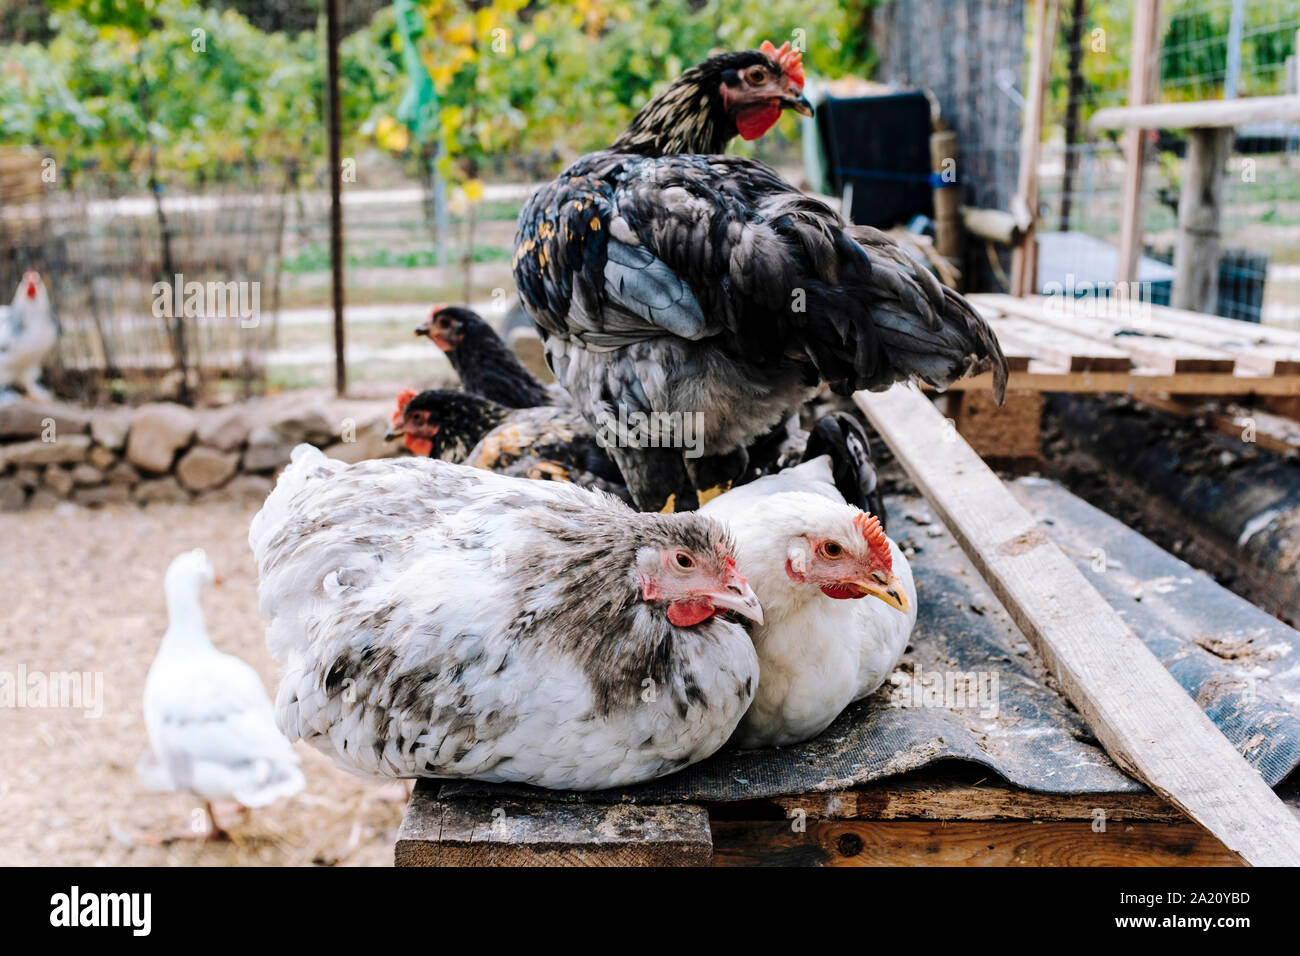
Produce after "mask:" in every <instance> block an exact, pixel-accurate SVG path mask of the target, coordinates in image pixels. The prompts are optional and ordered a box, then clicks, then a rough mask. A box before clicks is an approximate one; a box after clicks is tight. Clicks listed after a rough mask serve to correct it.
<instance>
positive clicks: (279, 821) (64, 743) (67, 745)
mask: <svg viewBox="0 0 1300 956" xmlns="http://www.w3.org/2000/svg"><path fill="white" fill-rule="evenodd" d="M62 510H65V511H66V512H67V513H56V512H54V511H44V510H42V511H32V512H24V513H19V514H5V515H0V540H3V541H4V547H3V549H0V580H3V582H4V591H5V603H6V604H7V605H8V607H7V609H6V614H5V615H4V618H3V621H2V622H0V673H4V672H7V673H9V674H11V675H15V676H18V675H20V674H21V673H23V671H22V669H23V668H25V672H26V674H27V675H31V674H34V673H43V674H49V673H51V672H71V671H76V672H83V673H84V672H89V673H90V674H92V677H91V679H90V681H88V682H87V686H88V687H89V688H91V689H92V690H93V688H94V685H95V682H96V681H98V680H100V679H101V678H102V694H101V695H100V699H99V704H100V707H99V708H98V709H102V714H99V715H94V714H93V710H92V713H91V714H90V715H88V714H87V713H86V709H85V707H84V706H83V707H82V708H62V709H60V708H48V707H45V708H38V707H33V706H27V707H17V708H15V709H12V710H10V709H5V710H4V711H3V712H2V713H0V865H15V864H18V865H50V864H69V865H95V864H102V865H153V866H159V865H239V864H251V865H258V864H271V865H311V864H317V865H369V866H374V865H391V863H392V855H393V844H394V841H395V839H396V834H397V826H398V824H399V823H400V821H401V813H402V802H401V801H402V800H403V799H404V794H402V796H400V797H399V796H398V793H399V792H400V786H401V785H400V784H399V785H397V786H394V785H392V784H389V785H387V786H384V785H380V784H376V783H370V782H367V781H364V780H362V779H360V778H357V777H353V776H352V775H350V774H348V773H346V772H344V771H342V770H338V769H336V768H335V767H334V766H333V764H331V763H330V762H329V761H328V760H327V759H326V758H325V757H323V756H321V755H320V754H318V753H316V752H315V751H312V750H310V749H308V748H306V747H304V746H302V745H301V744H300V745H298V750H299V752H300V753H301V754H302V757H303V769H304V771H305V773H306V776H307V787H306V788H305V789H304V790H303V791H302V792H301V793H299V794H298V795H297V796H295V797H293V798H291V799H289V800H286V801H282V802H281V803H279V804H276V805H275V806H272V807H267V808H263V809H260V810H254V811H251V812H250V813H249V814H248V815H247V816H246V817H244V818H243V819H242V820H234V821H230V823H229V826H230V830H231V833H232V835H233V839H232V841H231V842H228V843H227V842H222V843H215V842H206V841H196V840H168V837H170V836H171V835H173V834H175V833H176V832H179V831H182V830H183V829H185V828H186V827H187V826H189V824H190V822H191V820H192V819H194V816H195V814H196V811H197V812H198V813H199V814H201V811H199V810H198V805H197V804H196V802H195V800H194V798H193V797H190V796H189V795H187V794H181V793H152V792H149V791H146V790H144V789H143V788H142V787H141V786H140V785H139V783H138V782H137V780H136V776H135V764H136V761H137V760H138V759H139V758H140V756H141V755H142V754H144V753H145V751H146V749H147V747H148V740H147V737H146V735H145V728H144V719H143V717H142V716H141V713H140V699H141V695H142V693H143V691H144V680H145V674H146V672H147V671H148V669H149V664H150V663H151V661H152V660H153V657H154V654H155V653H156V652H157V649H158V643H159V641H160V640H161V639H162V634H163V631H164V630H165V629H166V626H167V616H166V609H165V602H164V599H163V592H162V576H163V572H164V571H165V570H166V567H167V564H168V563H169V562H170V560H171V559H172V558H173V557H174V556H175V555H176V554H178V553H179V552H181V551H182V550H185V549H187V548H193V547H202V548H204V549H206V550H207V552H208V554H209V556H210V557H211V558H212V561H213V564H214V566H215V567H216V569H217V571H218V573H219V574H221V575H222V576H223V577H224V582H223V584H222V585H221V586H220V587H215V588H210V589H209V590H208V591H207V593H206V594H205V596H204V610H205V611H206V614H207V619H208V630H209V633H210V634H211V636H212V639H213V642H214V643H215V644H216V645H217V647H218V648H220V649H221V650H223V651H227V652H229V653H233V654H236V655H238V656H239V657H241V658H242V659H244V660H245V661H247V662H248V663H249V664H251V665H252V666H253V667H254V668H256V670H257V671H258V673H260V674H261V675H262V678H263V681H264V683H265V684H266V686H267V688H268V689H272V688H273V687H274V679H275V665H274V663H273V662H272V660H271V658H270V655H269V654H268V653H267V650H266V646H265V644H264V642H263V638H262V634H263V624H262V621H261V619H260V617H259V616H258V613H257V598H256V591H257V572H256V568H255V566H254V564H253V558H252V554H251V553H250V552H249V550H248V544H247V541H246V534H247V528H248V519H249V517H251V515H252V512H253V511H254V510H255V509H253V508H249V507H244V506H241V505H238V504H234V503H225V502H213V503H205V504H197V505H155V506H150V507H149V508H148V509H147V510H142V509H140V508H138V507H135V506H129V507H126V508H113V509H104V510H101V511H90V510H85V509H81V508H76V507H75V506H67V507H66V508H65V509H62ZM28 703H29V704H30V703H31V702H30V701H29V702H28ZM81 703H82V704H83V705H85V704H88V703H91V701H89V700H83V701H81ZM4 706H5V705H4V703H3V701H0V707H4ZM395 797H397V799H394V798H395Z"/></svg>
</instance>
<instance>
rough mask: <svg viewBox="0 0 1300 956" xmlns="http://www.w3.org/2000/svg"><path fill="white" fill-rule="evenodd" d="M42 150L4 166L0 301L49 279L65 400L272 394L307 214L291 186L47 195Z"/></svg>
mask: <svg viewBox="0 0 1300 956" xmlns="http://www.w3.org/2000/svg"><path fill="white" fill-rule="evenodd" d="M42 160H43V157H42V156H41V155H40V154H39V153H37V152H36V151H34V150H20V151H9V152H7V153H5V154H4V155H3V157H0V165H3V167H4V169H5V170H6V176H5V179H4V180H3V181H0V186H2V187H3V189H4V192H5V196H4V199H5V201H4V203H3V212H2V213H0V240H3V242H2V245H0V248H3V255H0V288H3V289H5V290H9V289H13V288H16V287H17V285H18V279H19V276H21V274H22V273H23V272H24V271H25V270H27V269H35V270H37V271H39V272H40V273H41V275H42V276H43V278H44V279H45V282H46V285H47V287H48V289H49V294H50V300H51V307H52V311H53V313H54V317H55V320H56V321H57V323H58V325H59V328H60V336H59V345H58V351H57V354H56V356H55V358H54V361H53V363H52V366H51V367H50V368H49V369H48V376H47V377H48V379H49V384H50V385H51V386H52V387H53V389H54V391H55V392H56V393H57V394H59V395H61V396H63V397H66V398H72V399H80V400H88V401H108V400H115V401H126V400H137V399H141V398H155V397H170V398H178V399H182V400H192V399H194V398H196V397H197V396H199V395H200V394H203V393H205V392H209V393H210V392H211V391H212V390H213V389H214V388H219V387H221V386H222V383H226V384H227V386H228V387H231V388H233V389H235V390H237V391H238V392H239V393H241V394H243V395H249V394H253V393H256V392H259V391H261V390H262V388H263V386H264V382H265V354H266V352H267V350H268V349H269V348H270V347H271V346H272V344H273V342H274V335H275V325H276V323H275V318H276V314H277V305H278V298H279V288H280V278H281V264H282V260H283V254H284V249H285V240H286V235H287V234H288V232H289V231H290V230H291V229H293V228H298V227H300V226H301V223H297V222H295V221H294V218H293V217H294V212H295V208H296V207H295V203H294V202H292V195H291V193H290V192H289V190H288V189H287V188H286V187H285V185H284V184H283V183H281V184H279V185H278V187H277V185H276V184H274V183H266V184H259V183H258V182H256V181H255V180H254V181H252V182H251V183H249V182H246V183H245V184H243V185H241V187H240V188H235V187H232V186H219V187H210V188H206V189H205V188H202V187H200V188H198V189H193V188H191V189H187V190H186V191H185V193H184V194H183V195H177V196H175V197H170V196H167V195H166V194H165V193H164V194H160V195H158V196H157V197H153V196H148V195H144V196H141V195H138V194H133V195H130V196H126V197H117V196H114V195H113V194H112V193H111V192H110V191H109V190H107V189H104V188H102V187H101V186H99V185H98V184H96V183H95V182H94V181H87V180H86V178H85V177H82V182H81V184H80V186H79V188H78V189H76V190H72V189H69V188H66V187H61V186H57V185H55V186H48V187H45V188H41V187H39V186H38V188H35V189H33V188H32V183H33V182H35V183H37V184H40V183H41V172H42V169H43V168H44V167H43V166H42Z"/></svg>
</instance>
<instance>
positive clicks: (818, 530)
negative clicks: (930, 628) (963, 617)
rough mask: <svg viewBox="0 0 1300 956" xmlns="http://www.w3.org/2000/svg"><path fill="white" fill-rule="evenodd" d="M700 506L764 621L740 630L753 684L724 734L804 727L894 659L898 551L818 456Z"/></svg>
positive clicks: (748, 741)
mask: <svg viewBox="0 0 1300 956" xmlns="http://www.w3.org/2000/svg"><path fill="white" fill-rule="evenodd" d="M700 510H701V512H702V513H703V514H707V515H709V516H710V517H713V518H718V519H719V520H721V521H723V522H724V523H725V524H726V525H727V527H728V529H729V530H730V531H731V534H732V536H733V537H734V538H735V540H736V548H737V550H736V564H737V567H738V568H739V569H740V572H741V573H742V574H744V575H745V577H746V578H747V579H748V580H749V581H750V583H751V586H752V587H753V588H754V593H755V594H757V595H758V599H759V601H760V603H761V604H762V605H763V617H764V623H763V624H761V625H758V626H756V627H755V628H754V629H753V631H752V636H753V638H754V648H755V650H757V651H758V664H759V679H758V691H757V692H756V693H755V695H754V702H753V704H752V705H750V708H749V710H748V712H746V714H745V716H744V718H743V719H742V720H741V723H740V726H739V727H738V728H737V730H736V734H735V736H734V737H733V738H732V742H733V743H735V744H737V745H739V746H741V747H764V746H783V745H786V744H792V743H797V742H799V741H801V740H807V739H808V738H809V737H814V736H816V735H817V734H819V733H821V732H822V731H823V730H825V729H826V728H827V727H828V726H830V724H831V722H832V721H833V720H834V719H835V718H836V717H837V716H838V715H839V713H840V712H841V711H842V710H843V709H844V708H845V707H847V706H848V705H849V704H850V703H852V702H853V701H855V700H858V699H860V698H862V697H865V696H866V695H867V694H870V693H871V692H872V691H874V690H875V689H876V688H877V687H879V686H880V685H881V683H883V682H884V680H885V678H887V677H888V676H889V675H890V673H891V672H892V671H893V669H894V667H895V666H896V665H897V664H898V660H899V658H900V657H902V655H903V651H904V650H905V649H906V647H907V639H908V636H909V635H910V634H911V633H912V627H913V626H914V625H915V624H916V586H915V584H914V583H913V581H912V569H911V568H910V567H909V566H908V563H907V559H906V558H905V557H904V556H903V553H902V551H901V549H899V547H898V545H897V544H895V543H894V542H893V541H891V540H889V539H888V538H887V537H886V536H885V533H884V531H883V530H882V529H881V528H880V524H879V522H878V521H877V520H876V519H875V518H874V517H871V516H868V515H867V514H866V513H865V512H863V511H860V510H858V509H857V508H855V507H853V506H852V505H849V504H846V503H845V501H844V498H843V496H842V495H841V494H840V493H839V491H837V490H836V488H835V484H834V479H833V476H832V473H831V461H830V459H829V458H827V457H824V456H823V457H820V458H814V459H812V460H811V461H808V462H805V463H804V464H802V465H799V466H797V467H795V468H789V469H786V470H785V471H782V472H780V473H779V474H775V475H770V476H768V477H766V478H759V479H758V480H756V481H753V482H750V483H749V484H747V485H742V486H740V487H739V488H736V489H733V490H732V491H729V492H727V493H726V494H723V495H720V496H718V497H717V498H715V499H713V501H711V502H709V503H708V504H707V505H705V506H704V507H703V508H701V509H700ZM865 597H874V598H879V599H880V600H861V598H865ZM855 599H856V600H855Z"/></svg>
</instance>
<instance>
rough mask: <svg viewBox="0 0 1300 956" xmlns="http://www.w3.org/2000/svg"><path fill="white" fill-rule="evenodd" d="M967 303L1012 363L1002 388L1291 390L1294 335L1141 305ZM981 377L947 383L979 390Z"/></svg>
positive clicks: (1298, 350)
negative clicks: (1128, 307)
mask: <svg viewBox="0 0 1300 956" xmlns="http://www.w3.org/2000/svg"><path fill="white" fill-rule="evenodd" d="M968 299H969V300H970V302H971V304H972V305H974V306H975V308H976V309H977V310H978V311H979V312H980V314H981V315H983V316H984V318H985V319H986V320H987V321H988V322H989V324H990V325H991V326H992V327H993V330H994V332H996V333H997V336H998V340H999V342H1000V343H1001V344H1002V346H1003V350H1004V351H1006V352H1007V353H1008V355H1012V354H1014V355H1015V356H1016V357H1017V359H1018V361H1017V362H1016V363H1014V364H1013V365H1012V369H1011V377H1010V381H1009V383H1008V386H1007V387H1008V390H1009V391H1026V390H1027V391H1040V392H1128V393H1133V394H1140V393H1165V394H1174V395H1178V394H1182V395H1225V396H1232V395H1251V394H1258V395H1300V333H1298V332H1292V331H1289V330H1286V329H1277V328H1273V327H1271V326H1266V325H1256V324H1254V323H1252V322H1238V321H1235V320H1233V319H1222V318H1219V317H1217V316H1211V315H1203V314H1201V313H1199V312H1187V311H1185V310H1182V309H1171V308H1167V307H1165V306H1159V305H1150V304H1149V303H1146V304H1142V306H1141V308H1140V310H1139V309H1138V308H1134V309H1133V310H1132V314H1130V315H1125V314H1123V310H1122V309H1116V310H1114V311H1109V310H1107V309H1105V308H1104V307H1103V305H1102V304H1101V302H1100V300H1097V299H1083V300H1065V299H1061V298H1059V297H1056V298H1049V297H1044V296H1029V297H1026V298H1016V297H1014V296H1009V295H988V294H981V295H972V296H969V297H968ZM1093 309H1095V310H1096V311H1097V313H1098V314H1092V310H1093ZM1026 356H1027V357H1028V362H1027V364H1026V363H1024V362H1023V359H1024V357H1026ZM1020 365H1023V368H1018V367H1017V366H1020ZM989 380H990V376H984V375H982V376H977V377H975V378H971V379H963V380H962V381H960V382H957V383H955V384H954V385H953V386H952V388H953V389H954V390H958V391H971V390H984V389H988V387H989Z"/></svg>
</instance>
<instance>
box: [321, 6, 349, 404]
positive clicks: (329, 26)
mask: <svg viewBox="0 0 1300 956" xmlns="http://www.w3.org/2000/svg"><path fill="white" fill-rule="evenodd" d="M325 43H326V46H327V48H328V49H327V51H326V56H327V67H326V70H327V73H328V75H327V77H326V80H327V83H326V95H327V97H328V100H329V111H330V112H329V148H330V285H331V292H332V297H331V298H332V300H333V304H334V391H335V392H336V393H337V394H338V395H340V396H341V395H343V394H344V393H345V392H346V391H347V389H348V370H347V363H346V362H345V361H344V344H343V194H342V191H343V180H342V176H343V169H342V166H343V157H342V153H341V148H340V145H339V139H340V136H341V132H340V120H339V0H325Z"/></svg>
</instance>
